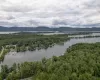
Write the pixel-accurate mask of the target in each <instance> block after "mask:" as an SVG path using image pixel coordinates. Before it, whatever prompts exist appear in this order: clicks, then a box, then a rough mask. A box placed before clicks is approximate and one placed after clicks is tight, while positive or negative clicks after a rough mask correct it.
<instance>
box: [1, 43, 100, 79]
mask: <svg viewBox="0 0 100 80" xmlns="http://www.w3.org/2000/svg"><path fill="white" fill-rule="evenodd" d="M28 77H29V78H30V80H100V43H91V44H90V43H79V44H75V45H73V46H71V47H69V48H68V49H67V50H66V52H65V54H64V55H62V56H59V57H56V56H53V57H52V58H50V59H46V58H43V59H42V60H41V61H36V62H24V63H21V64H15V63H14V64H13V66H12V67H8V66H7V65H2V66H1V73H0V80H3V79H6V80H20V79H24V78H28Z"/></svg>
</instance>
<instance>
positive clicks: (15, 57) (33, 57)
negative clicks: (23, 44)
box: [1, 38, 100, 65]
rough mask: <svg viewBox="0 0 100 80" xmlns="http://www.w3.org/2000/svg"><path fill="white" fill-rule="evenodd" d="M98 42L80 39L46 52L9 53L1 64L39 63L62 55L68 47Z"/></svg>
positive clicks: (97, 40)
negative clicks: (44, 59)
mask: <svg viewBox="0 0 100 80" xmlns="http://www.w3.org/2000/svg"><path fill="white" fill-rule="evenodd" d="M95 42H100V38H81V39H71V40H69V41H67V42H65V43H64V45H55V46H53V47H52V48H48V49H47V50H45V49H41V50H39V51H38V50H36V51H33V52H29V51H27V52H19V53H16V52H10V53H8V54H7V55H6V56H5V59H4V61H3V62H2V63H1V65H2V64H7V65H12V64H13V63H22V62H25V61H27V62H31V61H39V60H41V59H42V58H44V57H46V58H51V57H52V56H53V55H55V56H60V55H63V54H64V52H65V51H66V49H67V48H69V46H71V45H74V44H76V43H95Z"/></svg>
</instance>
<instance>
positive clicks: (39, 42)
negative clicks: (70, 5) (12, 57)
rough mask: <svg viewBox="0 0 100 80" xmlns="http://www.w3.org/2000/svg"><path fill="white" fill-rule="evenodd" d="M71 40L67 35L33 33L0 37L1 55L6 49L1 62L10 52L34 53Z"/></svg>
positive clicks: (0, 57)
mask: <svg viewBox="0 0 100 80" xmlns="http://www.w3.org/2000/svg"><path fill="white" fill-rule="evenodd" d="M68 39H69V38H68V36H67V35H66V34H63V35H38V34H32V33H29V34H27V33H17V34H6V35H0V53H1V51H2V47H3V48H4V50H3V54H2V55H1V56H0V60H1V61H2V60H3V59H4V56H5V54H6V53H8V52H9V51H16V52H25V51H34V50H36V49H38V50H40V49H47V48H48V47H52V46H53V45H54V44H57V43H60V42H64V41H67V40H68Z"/></svg>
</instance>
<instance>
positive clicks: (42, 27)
mask: <svg viewBox="0 0 100 80" xmlns="http://www.w3.org/2000/svg"><path fill="white" fill-rule="evenodd" d="M0 31H59V32H63V31H100V28H97V27H92V28H71V27H59V28H49V27H44V26H41V27H40V26H39V27H2V26H0Z"/></svg>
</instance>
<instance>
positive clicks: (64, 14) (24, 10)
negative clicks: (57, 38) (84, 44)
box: [0, 0, 100, 27]
mask: <svg viewBox="0 0 100 80" xmlns="http://www.w3.org/2000/svg"><path fill="white" fill-rule="evenodd" d="M0 3H1V5H0V25H4V26H5V25H6V26H15V25H16V26H33V27H34V26H42V25H44V26H59V25H65V26H72V27H88V26H89V27H90V26H95V27H96V26H97V27H100V24H99V23H100V1H99V0H70V1H69V0H59V1H58V0H36V1H35V0H0ZM44 3H45V4H44Z"/></svg>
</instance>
